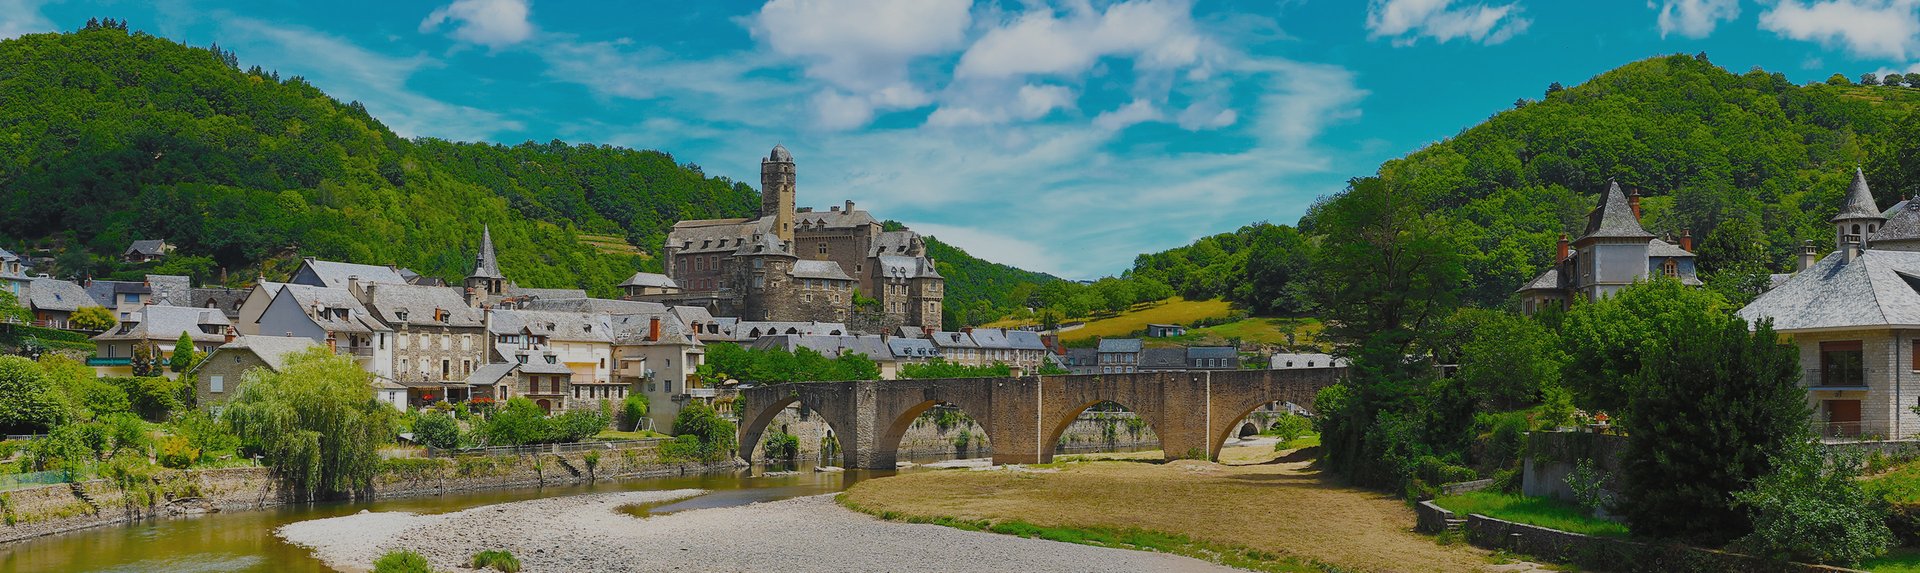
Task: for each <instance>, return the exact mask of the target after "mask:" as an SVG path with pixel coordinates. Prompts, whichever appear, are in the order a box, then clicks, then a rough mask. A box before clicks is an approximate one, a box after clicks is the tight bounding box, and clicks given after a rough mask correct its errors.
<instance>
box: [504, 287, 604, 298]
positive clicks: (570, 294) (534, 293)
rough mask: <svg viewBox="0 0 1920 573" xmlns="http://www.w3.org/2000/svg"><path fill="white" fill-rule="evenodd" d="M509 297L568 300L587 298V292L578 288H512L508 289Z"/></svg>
mask: <svg viewBox="0 0 1920 573" xmlns="http://www.w3.org/2000/svg"><path fill="white" fill-rule="evenodd" d="M507 296H508V297H522V296H530V297H533V298H536V299H541V300H556V299H566V298H587V291H585V290H581V289H577V288H527V287H522V286H512V287H508V288H507Z"/></svg>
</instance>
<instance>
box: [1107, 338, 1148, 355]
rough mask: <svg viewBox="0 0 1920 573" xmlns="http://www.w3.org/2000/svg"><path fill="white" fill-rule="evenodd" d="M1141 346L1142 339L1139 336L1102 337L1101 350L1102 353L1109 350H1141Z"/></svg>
mask: <svg viewBox="0 0 1920 573" xmlns="http://www.w3.org/2000/svg"><path fill="white" fill-rule="evenodd" d="M1140 348H1141V343H1140V339H1138V338H1102V339H1100V352H1101V353H1102V354H1105V353H1109V352H1139V351H1140Z"/></svg>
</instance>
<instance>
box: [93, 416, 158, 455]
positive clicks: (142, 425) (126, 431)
mask: <svg viewBox="0 0 1920 573" xmlns="http://www.w3.org/2000/svg"><path fill="white" fill-rule="evenodd" d="M100 424H101V425H102V426H103V427H104V428H105V429H106V432H107V438H108V439H109V440H111V441H112V442H113V444H112V446H111V448H110V451H113V452H119V451H121V450H127V451H131V452H134V453H137V454H140V455H141V456H145V455H147V452H149V451H151V450H153V435H152V434H150V433H148V431H147V423H146V422H143V421H141V420H140V418H138V417H135V416H134V415H133V414H126V413H121V414H114V415H112V416H107V417H106V418H104V419H102V420H100ZM100 450H101V451H103V452H104V451H109V448H106V447H102V448H100Z"/></svg>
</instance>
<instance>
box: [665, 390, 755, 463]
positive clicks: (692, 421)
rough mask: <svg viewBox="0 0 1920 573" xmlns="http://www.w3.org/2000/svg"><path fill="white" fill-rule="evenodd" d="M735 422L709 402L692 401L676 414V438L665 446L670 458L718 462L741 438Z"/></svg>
mask: <svg viewBox="0 0 1920 573" xmlns="http://www.w3.org/2000/svg"><path fill="white" fill-rule="evenodd" d="M734 432H735V429H734V426H733V422H729V421H727V419H726V418H722V417H720V414H718V413H716V412H714V411H713V408H712V407H711V406H708V405H707V404H706V403H705V402H692V403H689V404H687V405H686V406H685V407H683V408H681V409H680V413H679V414H677V415H675V416H674V417H673V435H674V440H673V441H672V442H668V443H667V444H663V445H662V446H661V450H660V451H661V454H662V455H663V456H665V457H668V458H680V459H690V460H700V461H717V460H722V459H726V458H727V457H729V456H732V455H733V450H734V446H735V444H736V443H737V442H738V441H739V438H738V436H736V435H734Z"/></svg>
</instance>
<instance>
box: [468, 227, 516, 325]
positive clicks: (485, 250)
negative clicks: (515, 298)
mask: <svg viewBox="0 0 1920 573" xmlns="http://www.w3.org/2000/svg"><path fill="white" fill-rule="evenodd" d="M506 283H507V277H506V276H504V275H502V274H500V262H499V260H498V259H495V258H494V254H493V229H491V228H489V227H487V226H484V225H483V226H481V227H480V253H479V254H477V255H475V256H474V258H473V273H471V274H468V275H467V280H466V287H467V303H468V304H471V305H473V306H474V307H476V308H477V307H479V306H481V305H482V303H484V302H485V301H486V300H488V298H489V297H498V296H500V295H502V294H505V293H506Z"/></svg>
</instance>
